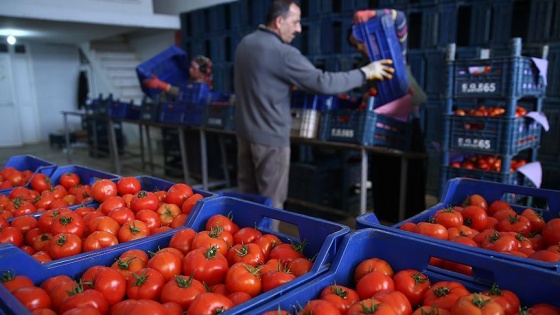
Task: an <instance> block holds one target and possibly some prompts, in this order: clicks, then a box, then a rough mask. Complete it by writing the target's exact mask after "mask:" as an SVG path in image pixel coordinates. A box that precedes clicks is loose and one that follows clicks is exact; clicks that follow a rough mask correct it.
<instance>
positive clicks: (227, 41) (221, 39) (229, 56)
mask: <svg viewBox="0 0 560 315" xmlns="http://www.w3.org/2000/svg"><path fill="white" fill-rule="evenodd" d="M239 41H240V37H239V34H238V33H237V32H235V31H233V32H225V31H224V32H221V33H220V34H219V35H216V36H212V38H211V39H210V53H209V54H208V57H210V59H212V62H213V63H214V64H219V63H223V62H233V59H234V56H235V49H236V48H237V44H239Z"/></svg>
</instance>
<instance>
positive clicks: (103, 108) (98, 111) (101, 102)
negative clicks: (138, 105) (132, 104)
mask: <svg viewBox="0 0 560 315" xmlns="http://www.w3.org/2000/svg"><path fill="white" fill-rule="evenodd" d="M111 103H113V94H109V96H107V97H106V98H103V95H102V94H99V97H97V98H94V99H91V100H88V101H87V102H86V106H85V110H86V113H87V114H89V115H107V112H108V111H109V105H110V104H111Z"/></svg>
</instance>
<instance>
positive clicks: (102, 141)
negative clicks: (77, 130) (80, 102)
mask: <svg viewBox="0 0 560 315" xmlns="http://www.w3.org/2000/svg"><path fill="white" fill-rule="evenodd" d="M129 105H130V103H121V102H120V101H119V100H113V96H112V95H109V96H108V97H107V98H103V95H99V97H98V98H95V99H92V100H91V101H90V102H89V103H88V104H86V113H87V114H88V115H87V116H83V117H82V129H83V130H86V131H87V133H88V147H89V156H91V157H94V158H98V157H106V156H108V155H109V134H108V132H109V130H108V128H107V118H106V117H107V116H109V117H112V116H111V115H117V113H124V112H123V111H122V110H116V109H118V108H128V106H129ZM121 118H124V117H121ZM113 127H114V129H115V137H116V140H117V148H118V153H119V154H123V153H124V136H123V131H122V122H120V121H116V122H113Z"/></svg>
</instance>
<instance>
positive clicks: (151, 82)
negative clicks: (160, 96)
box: [143, 75, 171, 91]
mask: <svg viewBox="0 0 560 315" xmlns="http://www.w3.org/2000/svg"><path fill="white" fill-rule="evenodd" d="M143 83H144V85H145V86H146V87H148V88H150V89H159V90H162V91H169V89H170V88H171V84H169V83H165V82H163V81H161V80H160V79H159V78H158V77H156V76H155V75H152V77H151V78H150V79H146V80H144V82H143Z"/></svg>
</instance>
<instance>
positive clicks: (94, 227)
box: [84, 215, 121, 235]
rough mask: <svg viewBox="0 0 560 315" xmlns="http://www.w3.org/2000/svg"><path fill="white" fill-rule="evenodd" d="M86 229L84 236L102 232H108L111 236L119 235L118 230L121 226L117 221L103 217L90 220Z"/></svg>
mask: <svg viewBox="0 0 560 315" xmlns="http://www.w3.org/2000/svg"><path fill="white" fill-rule="evenodd" d="M84 221H85V220H84ZM86 227H87V228H86V231H87V233H86V234H88V235H89V234H91V233H93V232H95V231H104V232H109V233H111V234H113V235H117V234H118V233H119V229H120V228H121V226H120V225H119V223H118V222H117V221H115V219H113V218H111V217H108V216H104V215H102V216H99V217H96V218H95V219H93V220H91V221H90V222H89V223H87V225H86Z"/></svg>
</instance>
